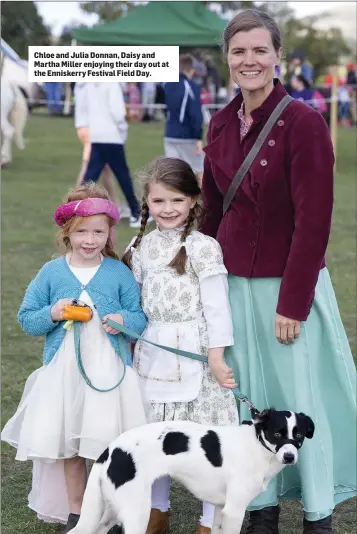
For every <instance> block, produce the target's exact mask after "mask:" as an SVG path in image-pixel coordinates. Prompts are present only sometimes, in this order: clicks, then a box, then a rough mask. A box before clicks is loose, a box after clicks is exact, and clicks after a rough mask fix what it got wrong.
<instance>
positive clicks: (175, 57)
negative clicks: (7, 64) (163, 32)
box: [29, 46, 179, 82]
mask: <svg viewBox="0 0 357 534" xmlns="http://www.w3.org/2000/svg"><path fill="white" fill-rule="evenodd" d="M178 80H179V47H178V46H29V81H30V82H79V81H85V82H92V81H100V82H120V81H121V82H124V81H125V82H128V81H132V82H145V81H150V82H178Z"/></svg>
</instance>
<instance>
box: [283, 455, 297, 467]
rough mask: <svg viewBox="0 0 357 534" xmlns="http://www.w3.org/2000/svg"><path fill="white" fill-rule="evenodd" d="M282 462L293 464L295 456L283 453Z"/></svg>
mask: <svg viewBox="0 0 357 534" xmlns="http://www.w3.org/2000/svg"><path fill="white" fill-rule="evenodd" d="M283 460H284V464H293V463H294V462H295V456H294V454H293V453H292V452H285V453H284V456H283Z"/></svg>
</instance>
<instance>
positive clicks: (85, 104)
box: [75, 82, 140, 228]
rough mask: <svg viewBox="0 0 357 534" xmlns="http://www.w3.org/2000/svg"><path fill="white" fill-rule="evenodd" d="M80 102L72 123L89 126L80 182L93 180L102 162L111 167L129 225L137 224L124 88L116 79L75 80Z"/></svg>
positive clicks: (138, 210) (100, 169)
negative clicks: (87, 151)
mask: <svg viewBox="0 0 357 534" xmlns="http://www.w3.org/2000/svg"><path fill="white" fill-rule="evenodd" d="M79 91H80V92H81V97H80V100H81V104H80V105H79V106H76V114H75V127H76V128H77V129H78V128H81V127H84V126H87V127H88V128H89V136H90V142H91V152H90V158H89V161H88V166H87V169H86V172H85V175H84V178H83V183H84V182H88V181H93V182H96V181H97V180H98V179H99V177H100V174H101V172H102V171H103V169H104V167H105V165H108V166H109V167H110V168H111V170H112V171H113V173H114V175H115V177H116V179H117V180H118V183H119V186H120V187H121V189H122V191H123V193H124V196H125V198H126V200H127V203H128V205H129V208H130V211H131V217H130V226H131V227H133V228H138V227H139V226H140V220H139V219H140V217H139V216H140V204H139V202H138V200H137V198H136V196H135V192H134V187H133V182H132V178H131V175H130V171H129V168H128V165H127V162H126V157H125V149H124V145H125V142H126V139H127V132H128V124H127V122H126V120H125V115H126V109H125V103H124V97H123V91H122V89H121V87H120V84H119V83H108V82H105V83H104V82H93V83H91V82H90V83H88V82H87V83H80V84H76V88H75V93H76V94H77V93H78V92H79Z"/></svg>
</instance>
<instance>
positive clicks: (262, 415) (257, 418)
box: [252, 409, 271, 425]
mask: <svg viewBox="0 0 357 534" xmlns="http://www.w3.org/2000/svg"><path fill="white" fill-rule="evenodd" d="M270 413H271V409H267V410H263V411H262V412H257V413H255V414H253V415H252V419H253V422H254V424H255V425H262V424H264V423H265V422H266V421H267V420H268V418H269V415H270Z"/></svg>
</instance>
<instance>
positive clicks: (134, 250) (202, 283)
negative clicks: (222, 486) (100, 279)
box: [123, 158, 238, 534]
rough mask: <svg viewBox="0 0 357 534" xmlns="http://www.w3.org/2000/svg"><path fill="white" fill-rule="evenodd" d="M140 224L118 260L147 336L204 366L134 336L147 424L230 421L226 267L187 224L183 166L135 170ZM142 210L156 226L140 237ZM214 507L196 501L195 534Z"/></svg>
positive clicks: (191, 194) (153, 525)
mask: <svg viewBox="0 0 357 534" xmlns="http://www.w3.org/2000/svg"><path fill="white" fill-rule="evenodd" d="M141 179H142V180H141V181H142V185H143V193H144V195H143V201H142V211H141V227H140V230H139V233H138V235H137V237H136V238H134V240H133V241H132V243H131V244H130V246H129V248H128V249H127V251H126V253H125V255H124V257H123V261H124V263H126V264H127V265H128V266H129V267H130V268H131V269H132V271H133V273H134V276H135V278H136V280H137V282H138V283H139V285H140V287H141V298H142V307H143V310H144V312H145V314H146V316H147V318H148V324H147V328H146V329H145V330H144V333H143V334H142V335H143V337H144V338H145V339H147V340H149V341H154V342H155V343H159V344H161V345H166V346H169V347H174V348H179V349H182V350H186V351H190V352H194V353H199V354H205V355H208V360H209V364H204V363H202V362H199V361H196V360H191V359H189V358H186V357H183V356H177V355H174V354H172V353H169V352H167V351H165V350H161V349H158V348H156V347H155V348H154V347H153V346H151V345H149V344H148V343H145V342H141V341H139V342H138V343H137V344H136V346H135V350H134V366H135V368H136V370H137V373H138V375H139V378H140V384H141V390H142V394H143V397H144V399H145V401H146V406H147V417H148V421H149V422H155V421H164V420H165V421H173V420H190V421H194V422H196V423H202V424H215V425H232V424H233V425H234V424H238V412H237V407H236V403H235V400H234V396H233V393H232V391H230V389H232V388H233V387H235V386H236V384H235V381H234V378H233V373H232V370H231V369H230V368H229V367H228V366H227V365H226V364H225V361H224V348H225V347H226V346H230V345H233V334H232V321H231V311H230V306H229V301H228V284H227V271H226V268H225V267H224V265H223V261H222V252H221V248H220V246H219V245H218V243H217V241H216V240H215V239H213V238H211V237H208V236H205V235H203V234H201V233H200V232H197V231H196V230H194V225H195V223H196V222H197V221H198V219H199V218H200V215H201V212H202V208H201V206H200V202H199V200H200V193H201V191H200V187H199V185H198V182H197V178H196V176H195V174H194V172H193V170H192V169H191V167H190V166H189V165H188V164H187V163H186V162H184V161H183V160H180V159H176V158H159V159H157V160H155V161H154V162H153V163H152V164H151V165H150V167H149V168H148V169H147V170H145V171H143V172H142V173H141ZM149 212H150V214H151V216H152V217H153V219H154V220H155V221H156V223H157V228H156V230H154V231H152V232H150V233H149V234H148V235H146V236H145V237H144V232H145V228H146V224H147V221H148V217H149ZM169 490H170V478H169V477H163V478H161V479H159V480H157V481H156V482H155V483H154V485H153V492H152V510H151V516H150V521H149V525H148V529H147V534H164V533H166V532H167V531H168V516H169V508H170V501H169ZM213 516H214V506H213V505H211V504H209V503H203V513H202V516H201V520H200V524H199V525H198V526H197V530H196V534H209V533H210V532H211V528H212V524H213Z"/></svg>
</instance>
